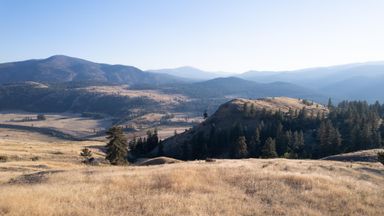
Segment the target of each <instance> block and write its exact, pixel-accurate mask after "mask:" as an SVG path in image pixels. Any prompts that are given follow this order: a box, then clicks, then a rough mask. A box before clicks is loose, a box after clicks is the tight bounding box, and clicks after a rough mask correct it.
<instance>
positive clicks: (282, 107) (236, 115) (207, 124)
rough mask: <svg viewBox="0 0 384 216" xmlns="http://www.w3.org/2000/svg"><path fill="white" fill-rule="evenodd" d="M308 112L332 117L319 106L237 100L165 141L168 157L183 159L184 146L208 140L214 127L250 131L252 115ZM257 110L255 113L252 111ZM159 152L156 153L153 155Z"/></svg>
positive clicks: (290, 101)
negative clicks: (202, 138)
mask: <svg viewBox="0 0 384 216" xmlns="http://www.w3.org/2000/svg"><path fill="white" fill-rule="evenodd" d="M302 109H305V110H307V113H308V115H317V113H321V114H322V113H324V114H327V113H328V109H327V108H326V107H325V106H323V105H321V104H317V103H313V102H310V101H306V100H301V99H295V98H288V97H273V98H262V99H257V100H249V99H242V98H237V99H233V100H231V101H229V102H227V103H224V104H222V105H221V106H220V107H219V109H218V110H217V111H216V112H215V113H214V114H213V115H211V116H210V117H208V118H207V119H206V120H205V121H204V122H202V123H201V124H199V125H197V126H195V127H193V128H191V129H189V130H188V131H185V132H184V133H181V134H178V135H176V136H173V137H170V138H168V139H166V140H164V153H165V155H166V156H169V157H174V158H180V157H182V154H183V153H182V151H183V150H182V149H183V144H185V143H190V141H191V139H192V138H193V137H194V136H195V135H196V134H198V133H203V134H204V136H208V135H209V133H210V131H211V129H212V127H215V129H216V130H222V131H229V130H230V129H231V127H233V125H234V124H235V123H240V124H242V125H243V126H244V127H246V128H248V129H249V130H253V129H254V128H256V126H257V125H256V124H255V120H254V118H253V117H249V116H247V113H249V112H255V111H263V110H264V111H266V112H278V111H280V112H282V113H285V114H287V115H288V114H289V113H290V112H295V111H298V110H302ZM251 110H253V111H251ZM157 151H158V150H157V149H155V150H154V151H153V154H152V155H154V154H155V152H157Z"/></svg>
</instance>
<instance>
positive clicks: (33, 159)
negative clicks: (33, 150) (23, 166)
mask: <svg viewBox="0 0 384 216" xmlns="http://www.w3.org/2000/svg"><path fill="white" fill-rule="evenodd" d="M31 160H32V161H38V160H40V157H39V156H33V157H31Z"/></svg>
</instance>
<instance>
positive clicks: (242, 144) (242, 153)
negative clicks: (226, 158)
mask: <svg viewBox="0 0 384 216" xmlns="http://www.w3.org/2000/svg"><path fill="white" fill-rule="evenodd" d="M247 156H248V151H247V142H246V139H245V136H240V137H239V138H237V140H236V142H235V143H234V146H233V149H232V157H233V158H237V159H238V158H245V157H247Z"/></svg>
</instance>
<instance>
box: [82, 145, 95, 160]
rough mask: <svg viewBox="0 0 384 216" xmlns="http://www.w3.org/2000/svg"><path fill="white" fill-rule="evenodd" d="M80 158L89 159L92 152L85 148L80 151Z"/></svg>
mask: <svg viewBox="0 0 384 216" xmlns="http://www.w3.org/2000/svg"><path fill="white" fill-rule="evenodd" d="M80 156H82V157H84V158H85V159H89V158H91V157H92V151H91V150H89V148H87V147H85V148H83V149H82V150H81V152H80Z"/></svg>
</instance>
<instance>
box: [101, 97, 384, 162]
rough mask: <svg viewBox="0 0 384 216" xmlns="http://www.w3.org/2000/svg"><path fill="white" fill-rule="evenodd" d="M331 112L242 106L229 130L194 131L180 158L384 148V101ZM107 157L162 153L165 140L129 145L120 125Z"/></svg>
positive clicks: (151, 136)
mask: <svg viewBox="0 0 384 216" xmlns="http://www.w3.org/2000/svg"><path fill="white" fill-rule="evenodd" d="M328 108H329V112H325V111H321V109H319V111H317V112H316V111H311V112H310V111H308V110H306V109H305V108H303V109H301V110H295V111H294V110H289V111H288V112H281V111H275V112H272V111H267V110H265V109H263V110H256V109H255V108H254V107H253V106H252V105H250V106H249V105H247V104H245V105H244V108H243V111H242V115H243V116H242V117H241V118H240V119H238V121H237V122H234V123H233V125H232V127H230V129H221V128H220V127H219V125H218V126H217V125H215V123H212V122H209V121H208V123H209V124H210V127H209V128H210V129H209V131H207V130H200V131H199V130H196V131H195V133H194V134H193V136H192V139H190V140H186V141H185V142H184V143H182V145H181V149H180V151H181V152H182V154H181V156H180V159H183V160H194V159H206V158H209V157H218V158H248V157H252V158H274V157H285V158H314V159H317V158H322V157H325V156H329V155H333V154H339V153H345V152H351V151H357V150H364V149H371V148H378V147H382V146H383V144H384V143H383V140H382V137H383V136H384V124H383V123H382V118H383V116H384V105H381V104H380V103H378V102H377V103H375V104H371V105H369V104H368V103H367V102H362V101H353V102H348V101H344V102H341V103H340V104H338V105H337V106H333V105H332V103H331V101H330V102H329V104H328ZM107 134H108V139H109V140H110V142H109V143H108V145H107V159H108V160H110V161H111V163H113V164H120V163H123V162H124V161H123V160H126V158H127V155H128V149H129V152H130V153H131V154H132V155H133V156H134V157H143V156H145V155H146V154H147V153H149V152H151V151H153V150H154V149H155V148H156V147H158V154H157V155H159V156H161V155H164V151H163V142H162V141H160V140H159V137H158V134H157V130H154V131H148V132H147V137H146V138H140V137H139V138H134V139H132V140H131V141H130V142H129V143H128V142H127V140H126V138H125V137H124V135H123V131H122V129H121V128H118V127H114V128H111V129H110V130H109V131H108V133H107Z"/></svg>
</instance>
